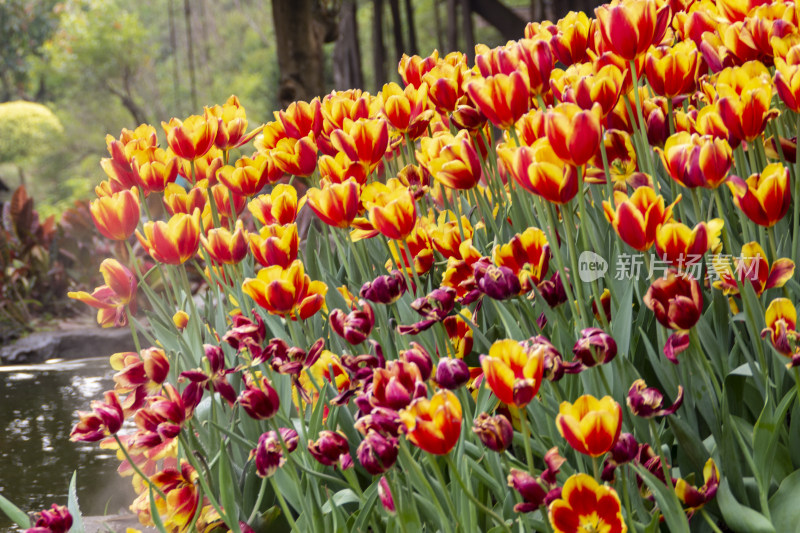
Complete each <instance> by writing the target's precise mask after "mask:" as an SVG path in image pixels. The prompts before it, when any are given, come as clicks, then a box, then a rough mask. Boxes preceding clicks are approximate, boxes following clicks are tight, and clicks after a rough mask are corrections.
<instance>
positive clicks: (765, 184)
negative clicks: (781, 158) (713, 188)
mask: <svg viewBox="0 0 800 533" xmlns="http://www.w3.org/2000/svg"><path fill="white" fill-rule="evenodd" d="M727 183H728V188H729V189H730V190H731V194H733V202H734V203H735V204H736V207H738V208H739V209H741V210H742V212H743V213H744V214H745V215H747V218H749V219H750V220H752V221H753V222H755V223H756V224H758V225H759V226H764V227H767V228H769V227H771V226H774V225H775V224H777V223H778V222H779V221H780V220H781V219H782V218H783V217H784V216H785V215H786V213H787V211H789V205H790V204H791V201H792V195H791V191H790V190H789V169H788V168H784V166H783V165H782V164H781V163H772V164H769V165H767V166H766V167H765V168H764V170H763V171H762V172H761V173H760V174H752V175H751V176H750V177H749V178H747V181H744V180H742V179H741V178H739V177H737V176H731V178H730V179H728V182H727Z"/></svg>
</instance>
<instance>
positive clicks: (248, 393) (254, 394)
mask: <svg viewBox="0 0 800 533" xmlns="http://www.w3.org/2000/svg"><path fill="white" fill-rule="evenodd" d="M239 404H240V405H241V406H242V408H243V409H244V410H245V412H246V413H247V414H248V415H250V417H251V418H254V419H256V420H267V419H269V418H272V417H273V416H274V415H275V413H277V412H278V408H279V407H280V405H281V399H280V397H279V396H278V392H277V391H276V390H275V389H274V388H273V387H272V385H270V383H269V381H267V379H266V378H262V379H261V382H260V383H259V382H256V383H248V384H247V387H246V388H245V390H243V391H242V392H241V394H239Z"/></svg>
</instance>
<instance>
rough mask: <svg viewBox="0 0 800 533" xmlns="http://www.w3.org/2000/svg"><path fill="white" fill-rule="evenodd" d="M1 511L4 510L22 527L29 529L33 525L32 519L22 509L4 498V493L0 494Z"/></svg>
mask: <svg viewBox="0 0 800 533" xmlns="http://www.w3.org/2000/svg"><path fill="white" fill-rule="evenodd" d="M0 511H3V513H5V515H6V516H7V517H8V518H9V519H10V520H11V521H12V522H14V523H15V524H17V525H18V526H19V527H21V528H22V529H28V528H30V527H31V520H30V518H28V515H26V514H25V513H24V512H23V511H22V509H20V508H19V507H17V506H16V505H14V504H13V503H11V502H10V501H9V500H8V499H6V498H4V497H3V495H2V494H0Z"/></svg>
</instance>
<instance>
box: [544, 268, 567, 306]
mask: <svg viewBox="0 0 800 533" xmlns="http://www.w3.org/2000/svg"><path fill="white" fill-rule="evenodd" d="M539 290H540V291H541V293H542V298H544V301H545V302H547V305H549V306H550V307H557V306H559V305H561V304H563V303H564V302H566V301H567V293H566V291H565V290H564V284H563V283H562V282H561V273H560V272H555V273H554V274H553V275H552V276H550V279H547V280H544V281H542V282H541V284H540V285H539Z"/></svg>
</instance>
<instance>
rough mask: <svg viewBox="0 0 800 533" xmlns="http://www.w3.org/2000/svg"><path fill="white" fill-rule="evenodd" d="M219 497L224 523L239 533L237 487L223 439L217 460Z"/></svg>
mask: <svg viewBox="0 0 800 533" xmlns="http://www.w3.org/2000/svg"><path fill="white" fill-rule="evenodd" d="M219 459H220V460H219V488H220V491H219V493H220V494H219V497H220V500H221V502H220V503H221V504H222V507H223V509H225V515H226V516H227V518H228V519H227V520H226V521H225V522H226V524H227V525H228V527H230V528H231V529H232V530H233V531H234V533H241V529H240V528H239V504H238V501H239V498H237V495H236V491H238V486H237V485H235V484H234V483H233V475H232V474H231V459H230V457H229V456H228V445H227V443H226V442H225V440H224V439H223V440H222V441H221V442H220V458H219Z"/></svg>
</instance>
